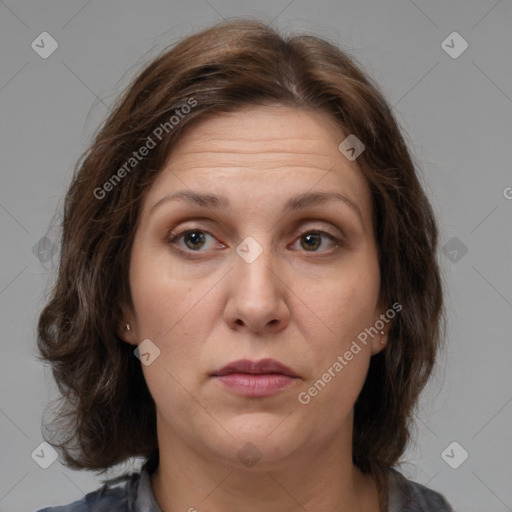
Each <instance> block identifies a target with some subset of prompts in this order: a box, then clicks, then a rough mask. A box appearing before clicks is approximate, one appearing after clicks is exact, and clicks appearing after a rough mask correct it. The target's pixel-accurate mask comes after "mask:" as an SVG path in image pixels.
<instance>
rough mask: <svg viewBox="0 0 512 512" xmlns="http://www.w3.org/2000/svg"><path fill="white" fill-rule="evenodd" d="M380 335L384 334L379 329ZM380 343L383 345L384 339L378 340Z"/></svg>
mask: <svg viewBox="0 0 512 512" xmlns="http://www.w3.org/2000/svg"><path fill="white" fill-rule="evenodd" d="M380 333H381V335H382V336H384V331H380ZM380 343H381V345H384V339H381V340H380Z"/></svg>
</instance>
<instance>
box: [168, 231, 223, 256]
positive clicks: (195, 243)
mask: <svg viewBox="0 0 512 512" xmlns="http://www.w3.org/2000/svg"><path fill="white" fill-rule="evenodd" d="M207 236H210V237H212V235H210V233H208V232H207V231H203V230H201V229H187V230H184V231H181V232H179V233H170V234H169V238H168V243H169V244H173V245H176V246H177V247H178V248H179V249H180V250H182V251H187V250H188V251H193V252H199V250H200V249H201V248H202V247H203V246H204V245H205V242H206V237H207ZM212 238H213V237H212ZM182 241H183V243H180V242H182Z"/></svg>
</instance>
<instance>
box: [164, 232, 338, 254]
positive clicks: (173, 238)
mask: <svg viewBox="0 0 512 512" xmlns="http://www.w3.org/2000/svg"><path fill="white" fill-rule="evenodd" d="M195 232H199V233H205V234H207V235H210V236H211V237H213V238H215V237H214V236H213V235H212V234H211V233H209V232H208V231H206V230H204V229H200V228H189V229H184V230H182V231H179V232H178V233H173V232H171V233H169V235H168V237H167V243H168V244H169V245H173V246H174V250H176V251H178V252H180V253H182V254H184V255H185V256H187V257H193V256H192V255H193V254H194V253H197V254H199V253H201V252H205V251H203V250H197V251H194V250H192V249H183V248H181V247H178V245H177V241H178V240H179V239H180V238H181V237H183V236H184V235H186V234H188V233H195ZM307 234H319V235H322V236H325V237H326V238H328V239H329V240H331V241H332V242H334V244H335V246H336V248H339V247H343V246H344V242H343V240H340V239H339V238H336V237H335V236H334V235H332V234H331V233H328V232H327V231H324V230H322V229H315V228H312V229H308V230H306V231H303V232H302V233H300V235H299V236H298V238H297V240H299V239H300V238H301V237H303V236H304V235H307ZM334 250H335V249H334ZM304 252H306V253H308V252H310V253H312V254H316V253H321V252H322V251H316V250H314V251H304ZM330 252H331V253H332V252H334V251H333V250H331V251H330Z"/></svg>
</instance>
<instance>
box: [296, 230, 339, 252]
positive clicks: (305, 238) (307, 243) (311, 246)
mask: <svg viewBox="0 0 512 512" xmlns="http://www.w3.org/2000/svg"><path fill="white" fill-rule="evenodd" d="M324 239H328V240H329V241H330V242H331V246H334V247H336V246H340V245H342V243H341V240H338V239H337V238H336V237H334V236H333V235H331V234H330V233H327V232H326V231H320V230H315V231H306V232H304V233H302V235H301V236H300V238H299V240H300V244H301V247H302V248H303V249H304V250H305V251H306V252H323V251H318V250H317V249H318V248H319V247H321V245H322V242H323V240H324ZM325 250H328V248H326V249H325Z"/></svg>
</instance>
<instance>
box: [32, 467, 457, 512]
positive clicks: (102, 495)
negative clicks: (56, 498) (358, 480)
mask: <svg viewBox="0 0 512 512" xmlns="http://www.w3.org/2000/svg"><path fill="white" fill-rule="evenodd" d="M390 471H391V475H390V476H391V478H390V488H389V493H390V494H389V508H388V512H453V509H452V508H451V506H450V505H449V504H448V502H447V501H446V500H445V498H444V497H443V496H442V495H441V494H439V493H438V492H436V491H433V490H431V489H428V488H427V487H425V486H423V485H421V484H419V483H416V482H413V481H411V480H408V479H406V478H405V477H404V476H403V475H402V474H401V473H399V472H398V471H396V470H394V469H391V470H390ZM195 508H197V510H198V511H200V510H201V507H200V505H199V504H198V503H196V504H195ZM190 510H194V504H192V505H191V507H190ZM37 512H162V511H161V510H160V508H159V507H158V504H157V502H156V500H155V496H154V495H153V491H152V489H151V480H150V473H149V472H148V469H147V467H146V466H143V467H142V469H141V471H140V473H132V474H131V475H129V476H127V479H126V480H125V481H124V482H123V483H121V484H117V485H115V486H112V487H110V488H109V487H108V486H107V485H103V486H102V487H101V488H99V489H97V490H96V491H93V492H90V493H88V494H86V495H85V496H84V497H83V498H82V499H81V500H78V501H75V502H73V503H70V504H69V505H63V506H60V507H47V508H43V509H40V510H38V511H37Z"/></svg>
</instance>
